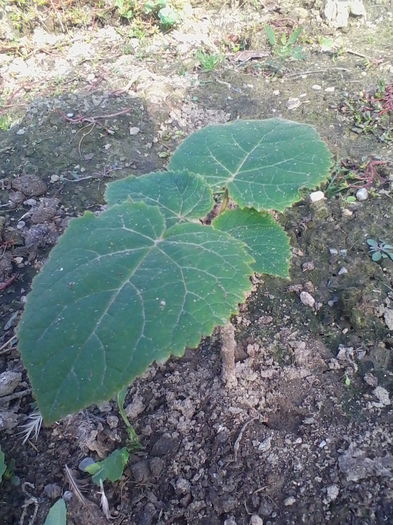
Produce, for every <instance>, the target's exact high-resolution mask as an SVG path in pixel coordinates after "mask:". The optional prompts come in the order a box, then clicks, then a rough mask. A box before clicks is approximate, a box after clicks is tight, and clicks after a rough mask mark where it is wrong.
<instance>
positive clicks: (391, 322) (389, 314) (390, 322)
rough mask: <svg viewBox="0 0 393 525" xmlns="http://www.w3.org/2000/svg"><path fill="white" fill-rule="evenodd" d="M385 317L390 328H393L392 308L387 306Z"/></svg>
mask: <svg viewBox="0 0 393 525" xmlns="http://www.w3.org/2000/svg"><path fill="white" fill-rule="evenodd" d="M383 318H384V320H385V323H386V326H387V327H388V328H389V330H393V310H392V309H391V308H385V311H384V314H383Z"/></svg>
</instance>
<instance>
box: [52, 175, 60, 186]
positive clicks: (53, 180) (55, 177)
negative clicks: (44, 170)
mask: <svg viewBox="0 0 393 525" xmlns="http://www.w3.org/2000/svg"><path fill="white" fill-rule="evenodd" d="M59 180H60V177H59V176H58V175H51V176H50V182H51V183H52V184H53V183H55V182H59Z"/></svg>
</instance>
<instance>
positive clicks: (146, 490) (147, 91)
mask: <svg viewBox="0 0 393 525" xmlns="http://www.w3.org/2000/svg"><path fill="white" fill-rule="evenodd" d="M215 4H217V3H215V2H194V3H193V9H192V12H189V13H188V14H187V17H185V19H184V21H183V22H182V24H180V25H179V26H178V27H176V28H174V29H173V30H172V31H168V32H162V31H160V30H158V29H157V28H155V30H153V31H150V32H149V34H148V35H147V36H145V37H143V38H139V39H138V38H136V37H135V36H134V35H131V32H130V31H129V30H128V28H129V26H127V25H126V24H124V21H123V23H121V22H120V21H119V20H116V19H114V18H113V19H109V20H107V21H106V22H105V24H104V25H103V26H101V25H99V24H97V23H95V22H94V24H93V22H92V21H91V20H93V19H94V17H91V19H89V20H90V22H89V24H90V23H91V24H92V25H89V26H88V27H82V28H81V27H68V26H67V27H66V28H64V27H63V29H65V30H64V32H62V31H60V30H59V28H58V24H57V22H56V23H54V29H53V32H49V31H48V27H49V25H48V23H47V24H46V25H45V26H42V24H40V22H39V21H38V22H37V24H36V25H35V26H34V27H33V29H32V32H31V33H29V32H28V30H27V29H26V31H25V33H24V34H23V35H17V34H16V33H15V30H14V28H13V26H12V23H11V22H12V21H10V20H9V19H8V18H7V15H6V13H5V14H3V15H4V16H3V19H2V24H5V25H4V26H3V29H4V27H6V28H7V31H5V30H4V31H3V33H2V34H1V37H2V40H1V41H0V44H1V50H0V68H1V75H0V79H1V80H0V88H1V90H2V94H1V100H2V104H3V107H2V109H1V113H0V117H4V119H5V117H7V119H9V120H11V121H12V125H11V127H10V128H9V129H4V130H3V131H0V177H1V184H0V234H1V257H0V274H1V275H0V297H1V304H0V322H1V325H0V329H1V339H0V346H1V345H2V346H1V350H0V372H1V373H2V375H1V376H0V377H1V382H0V395H1V396H2V397H0V431H1V432H0V441H1V447H2V450H3V451H4V452H5V455H6V462H7V465H8V471H7V474H6V476H5V477H4V479H3V482H2V485H1V489H0V500H1V508H2V518H1V522H2V523H4V524H5V525H6V524H7V525H8V524H22V525H25V524H27V523H29V524H33V523H36V524H42V523H44V521H45V517H46V515H47V513H48V510H49V508H50V506H51V505H52V504H53V503H54V501H56V500H57V499H58V498H59V496H62V495H63V496H64V499H65V500H66V502H67V510H68V521H67V523H69V524H74V525H86V524H90V523H94V524H96V525H100V524H101V523H103V524H104V523H108V522H111V523H114V524H118V525H120V524H123V525H153V524H160V525H164V524H176V525H183V524H193V525H202V524H205V525H216V524H217V525H219V524H225V525H246V524H251V525H262V524H265V525H273V524H300V523H309V524H321V523H329V524H330V523H331V524H337V525H342V524H356V525H358V524H364V525H366V524H367V525H369V524H382V523H393V438H392V435H393V434H392V430H393V426H392V425H393V412H392V403H391V399H390V395H391V392H392V387H393V359H392V350H393V261H391V260H390V259H388V258H386V259H383V260H382V262H379V263H377V262H374V261H372V259H371V257H370V254H369V250H368V246H367V243H366V240H367V239H370V238H372V239H377V240H382V241H384V242H386V243H388V244H393V231H392V211H393V207H392V189H393V171H392V166H393V155H392V140H393V135H392V124H393V105H392V107H390V109H389V108H387V109H386V107H387V106H384V107H385V109H386V111H385V110H384V112H383V113H382V112H381V111H382V109H381V107H379V106H378V104H382V103H384V104H387V102H386V100H387V93H388V86H392V82H393V68H392V65H391V64H392V59H393V47H392V42H391V27H392V12H391V5H390V6H389V3H388V2H380V3H379V4H378V5H376V4H372V5H371V3H370V4H367V3H366V4H365V6H366V11H367V17H366V18H364V17H358V18H357V17H352V16H351V17H350V23H349V26H348V27H347V28H344V29H343V30H337V29H332V28H330V27H329V26H328V25H327V23H326V20H325V19H324V18H323V16H322V15H321V9H320V8H321V5H320V3H319V2H313V1H309V0H307V1H303V2H296V3H291V2H280V5H278V6H277V4H276V3H272V2H264V3H261V2H244V3H242V4H241V5H240V4H238V3H235V2H233V3H232V5H224V4H223V3H222V2H219V3H218V4H219V5H218V6H217V5H215ZM86 9H91V10H92V9H94V7H92V5H91V3H89V5H87V3H86ZM266 23H269V24H271V25H272V26H273V27H275V29H276V31H278V32H282V31H290V30H291V29H293V28H294V27H298V26H303V27H304V34H303V37H302V39H301V41H300V45H301V46H302V48H303V50H304V51H305V53H306V57H305V59H304V60H294V59H293V58H291V56H288V57H287V58H285V59H280V58H278V57H277V56H276V54H275V53H273V52H272V50H271V48H270V47H269V45H268V43H267V40H266V36H265V33H264V30H263V28H264V25H265V24H266ZM56 24H57V25H56ZM56 28H57V32H56ZM60 29H61V28H60ZM327 39H330V40H329V42H330V44H329V45H327V44H325V47H324V46H323V42H325V43H326V41H327ZM198 48H203V49H204V50H205V51H206V52H209V53H211V54H217V55H219V56H220V59H221V60H220V62H219V64H218V65H217V66H216V67H215V68H213V69H212V70H211V71H204V70H203V67H201V64H200V63H199V62H198V59H196V58H195V50H196V49H198ZM239 51H250V52H251V51H253V53H249V56H250V55H254V57H252V58H249V59H248V60H242V59H241V55H238V52H239ZM244 56H245V55H243V57H244ZM381 90H382V92H383V93H384V96H385V98H381V96H380V95H378V93H380V92H381ZM384 90H385V91H384ZM391 92H392V90H391ZM392 104H393V103H392ZM273 116H274V117H284V118H289V119H292V120H298V121H302V122H307V123H310V124H313V125H314V126H315V127H316V128H317V130H318V131H319V133H320V134H321V135H322V137H323V139H324V140H325V141H326V142H327V144H328V145H329V147H330V149H331V150H332V151H333V153H334V155H335V167H334V168H333V170H332V178H331V179H330V181H329V182H328V184H326V185H325V186H324V187H323V188H322V190H323V191H324V193H325V197H326V198H325V199H324V200H321V201H318V202H312V201H311V200H310V198H309V195H308V193H306V192H305V193H304V199H303V200H302V201H300V202H299V203H297V204H296V205H295V206H293V207H292V208H291V209H289V210H288V211H287V212H286V213H284V214H283V215H277V218H278V219H279V221H280V222H281V223H282V224H283V225H284V227H285V228H286V230H287V232H288V234H289V235H290V238H291V245H292V253H293V257H292V267H291V277H290V280H288V281H284V280H281V279H277V278H272V277H268V276H256V277H255V279H254V289H253V292H252V294H251V296H250V297H249V299H248V301H247V303H246V304H244V305H241V307H240V311H239V314H238V315H237V316H236V317H235V318H234V320H233V322H234V325H235V328H236V338H237V342H238V356H237V357H238V359H237V363H236V372H237V377H238V385H237V387H235V388H232V389H230V388H227V389H226V388H224V386H223V383H222V380H221V362H220V356H219V350H220V338H219V337H218V335H217V334H214V335H213V336H212V337H210V338H207V339H205V340H203V341H202V342H201V345H200V348H199V349H197V350H187V351H186V354H185V356H184V357H183V358H182V359H171V360H169V361H168V362H167V363H165V364H155V365H153V366H152V367H151V368H150V369H149V370H148V371H147V372H146V373H145V375H144V376H143V377H141V378H140V379H138V380H137V381H135V382H134V383H133V384H132V385H131V386H130V387H129V391H128V394H127V398H126V411H127V414H128V416H129V417H130V419H131V422H132V424H133V425H134V427H135V430H136V432H137V434H138V436H139V437H140V440H141V443H142V445H143V449H142V450H140V451H139V452H136V453H134V454H133V455H132V456H131V458H130V460H129V463H128V465H127V467H126V469H125V471H124V475H123V477H122V479H121V480H120V481H118V482H115V483H108V482H106V483H105V486H104V490H105V496H106V498H107V500H108V504H109V513H110V517H111V519H110V521H109V520H108V519H107V517H105V513H104V512H103V510H102V509H101V495H100V492H99V490H98V488H97V487H96V486H95V485H94V484H93V483H92V482H91V480H90V477H89V476H88V475H87V474H85V473H83V472H81V471H80V470H79V468H78V466H79V463H80V461H81V460H82V459H83V458H86V457H91V458H93V459H94V460H100V459H102V458H104V457H106V456H107V455H108V453H109V452H111V451H112V450H114V449H115V448H119V447H121V446H125V443H126V429H125V427H124V425H123V423H122V420H121V418H120V415H119V413H118V410H117V408H116V403H115V402H114V401H109V402H107V403H103V404H101V405H99V406H93V407H90V408H89V409H87V410H84V411H82V412H80V413H78V414H75V415H72V416H69V417H66V418H64V419H63V420H61V421H59V422H58V423H57V424H55V425H52V426H50V427H44V428H42V429H41V430H40V431H39V433H38V436H37V437H36V439H35V438H34V436H33V435H30V436H29V437H28V439H26V440H25V441H23V425H25V424H26V423H28V422H29V416H30V417H31V415H32V414H33V413H34V410H35V406H34V402H33V397H32V395H31V390H30V388H29V383H28V378H27V375H26V373H25V371H24V368H23V363H22V362H21V360H20V356H19V353H18V347H17V340H16V338H15V337H14V333H15V328H16V326H17V323H18V319H19V317H20V314H21V312H22V310H23V304H24V301H25V298H26V295H27V293H28V291H29V287H30V283H31V280H32V278H33V276H34V275H35V274H36V273H37V272H38V271H39V270H40V268H41V267H42V266H43V264H44V263H45V259H46V257H47V255H48V252H49V250H50V249H51V247H52V246H53V245H54V244H55V243H56V240H57V238H58V236H59V235H60V234H61V233H62V232H63V231H64V228H65V227H66V225H67V223H68V221H69V219H70V218H71V217H74V216H77V215H80V214H81V213H83V211H84V210H86V209H92V210H93V211H97V212H99V211H100V210H101V209H102V205H103V192H104V189H105V183H106V182H107V181H109V180H113V179H115V178H121V177H124V176H125V175H128V174H136V175H138V174H142V173H147V172H149V171H155V170H157V169H161V168H163V167H165V163H166V162H167V158H168V157H169V156H170V154H171V152H172V151H173V150H174V148H175V147H176V145H177V144H178V143H179V142H180V141H181V140H182V138H184V137H185V136H187V135H188V134H189V133H191V132H192V131H194V130H196V129H198V128H200V127H203V126H205V125H207V124H209V123H220V122H226V121H229V120H233V119H237V118H269V117H273ZM4 121H5V120H3V121H1V122H4ZM3 127H5V126H3ZM359 188H366V189H367V192H368V194H367V198H366V200H358V199H357V198H356V196H355V195H356V192H357V190H358V189H359ZM301 292H306V294H304V293H303V294H301ZM301 297H302V298H303V301H302V300H301ZM304 298H306V299H304ZM4 384H5V387H4V388H3V386H4ZM21 432H22V435H21ZM66 466H67V467H68V468H69V469H70V470H71V473H72V475H73V476H74V478H75V479H77V480H78V483H79V485H80V488H81V490H82V492H83V495H84V498H85V500H86V501H85V503H84V504H82V503H81V502H80V501H79V500H78V498H77V496H76V494H75V492H74V491H73V488H72V486H71V484H70V482H69V476H67V475H66V472H65V467H66Z"/></svg>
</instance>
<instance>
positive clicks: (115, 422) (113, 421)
mask: <svg viewBox="0 0 393 525" xmlns="http://www.w3.org/2000/svg"><path fill="white" fill-rule="evenodd" d="M106 422H107V424H108V426H109V428H112V429H113V428H117V427H118V426H119V418H118V417H117V416H114V415H109V416H107V417H106Z"/></svg>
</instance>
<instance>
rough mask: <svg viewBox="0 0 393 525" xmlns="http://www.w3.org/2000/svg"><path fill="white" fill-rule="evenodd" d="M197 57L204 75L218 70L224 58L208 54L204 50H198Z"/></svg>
mask: <svg viewBox="0 0 393 525" xmlns="http://www.w3.org/2000/svg"><path fill="white" fill-rule="evenodd" d="M195 56H196V58H197V60H198V62H199V65H200V67H201V69H202V71H203V72H204V73H207V72H208V71H214V69H216V67H217V66H218V65H219V64H220V63H221V62H222V57H221V56H220V55H215V54H211V53H206V52H205V51H203V50H202V49H198V51H197V52H196V53H195Z"/></svg>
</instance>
